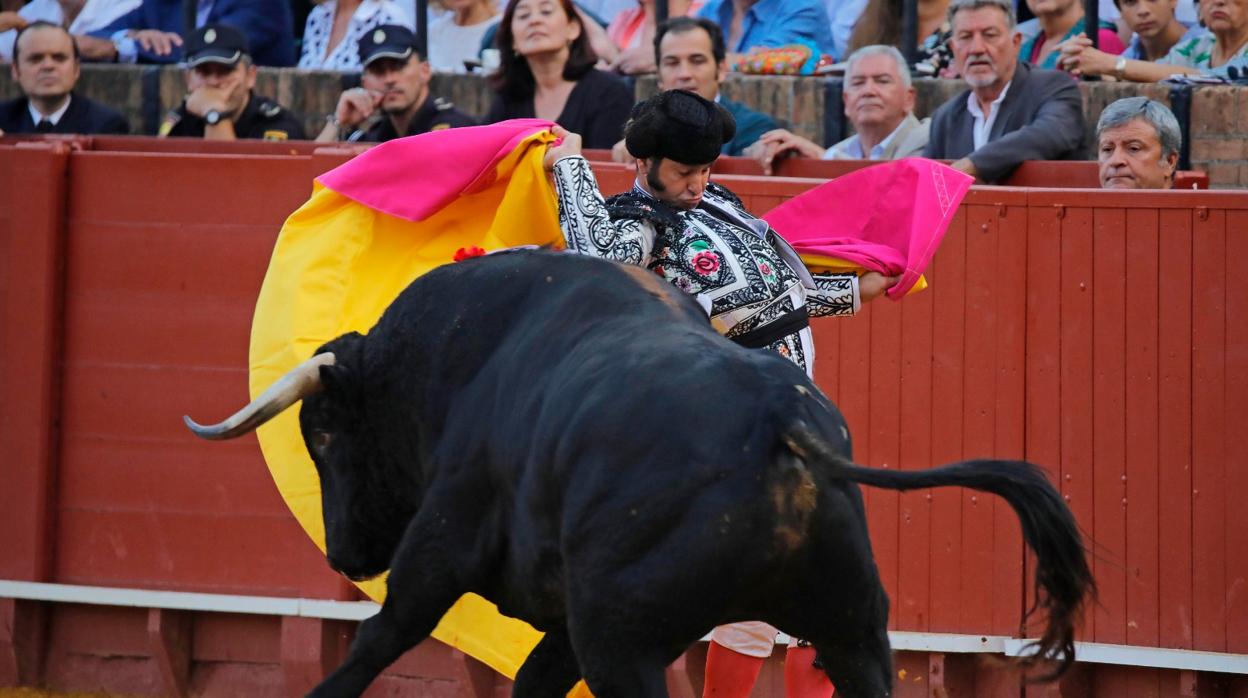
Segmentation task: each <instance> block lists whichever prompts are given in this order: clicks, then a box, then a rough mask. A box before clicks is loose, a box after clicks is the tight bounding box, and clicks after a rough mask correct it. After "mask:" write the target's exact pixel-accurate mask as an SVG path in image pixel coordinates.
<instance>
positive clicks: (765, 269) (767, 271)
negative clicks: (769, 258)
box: [758, 262, 776, 283]
mask: <svg viewBox="0 0 1248 698" xmlns="http://www.w3.org/2000/svg"><path fill="white" fill-rule="evenodd" d="M758 270H759V271H760V272H762V273H763V276H764V277H766V279H767V280H768V281H770V282H772V283H774V282H775V280H776V271H775V270H774V269H772V268H771V265H770V264H768V263H767V262H760V263H759V265H758Z"/></svg>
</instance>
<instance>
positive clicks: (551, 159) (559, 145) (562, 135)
mask: <svg viewBox="0 0 1248 698" xmlns="http://www.w3.org/2000/svg"><path fill="white" fill-rule="evenodd" d="M550 132H551V133H553V134H555V137H556V138H558V139H559V140H558V141H555V142H554V143H551V144H550V145H548V146H546V158H545V159H544V160H543V161H542V165H543V166H545V167H546V169H547V170H553V169H555V163H556V162H558V161H559V159H560V158H566V157H571V156H573V155H580V154H581V136H580V134H578V133H572V132H571V131H569V130H568V129H566V128H564V127H562V126H560V125H559V124H555V125H554V126H552V127H551V129H550Z"/></svg>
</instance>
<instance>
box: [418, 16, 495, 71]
mask: <svg viewBox="0 0 1248 698" xmlns="http://www.w3.org/2000/svg"><path fill="white" fill-rule="evenodd" d="M446 6H447V7H448V8H449V9H450V10H451V11H450V12H448V13H447V14H445V15H443V16H441V17H439V18H437V19H436V20H434V21H433V22H432V23H430V25H429V63H430V65H432V66H433V69H434V70H438V71H442V72H448V73H464V72H467V70H468V66H467V65H466V63H465V62H466V61H476V60H477V57H478V56H479V55H480V53H481V52H480V47H481V39H482V38H483V37H484V36H485V33H486V32H487V31H489V30H490V29H491V28H492V27H494V26H497V25H498V6H497V5H496V4H495V2H494V0H446Z"/></svg>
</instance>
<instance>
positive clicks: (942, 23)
mask: <svg viewBox="0 0 1248 698" xmlns="http://www.w3.org/2000/svg"><path fill="white" fill-rule="evenodd" d="M948 9H949V0H918V11H919V16H918V20H919V28H918V34H917V38H916V41H918V44H916V46H915V48H916V49H919V55H918V56H917V59H918V60H919V61H923V60H926V59H928V58H929V55H928V54H929V53H931V52H932V51H933V50H934V49H935V47H937V46H942V45H944V43H945V42H947V40H948V36H949V18H948ZM904 15H905V4H904V3H903V2H902V0H869V1H868V2H867V5H866V7H864V8H863V10H862V14H861V16H860V17H859V18H858V21H857V23H856V24H855V25H854V30H853V33H852V34H851V35H850V39H849V51H850V53H852V52H854V51H857V50H858V49H860V48H862V47H864V46H876V45H884V46H896V47H898V48H903V47H902V45H901V22H902V17H903V16H904Z"/></svg>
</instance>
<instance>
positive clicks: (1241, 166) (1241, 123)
mask: <svg viewBox="0 0 1248 698" xmlns="http://www.w3.org/2000/svg"><path fill="white" fill-rule="evenodd" d="M351 81H352V78H351V77H345V78H344V76H342V75H340V74H338V73H326V72H304V71H296V70H293V69H289V68H264V69H261V70H260V77H259V79H258V81H257V83H256V91H257V92H258V93H260V94H264V95H268V96H271V97H274V98H275V99H277V100H278V101H279V102H281V103H282V104H284V105H286V106H288V107H290V108H292V109H294V110H295V111H296V112H298V113H300V114H303V115H304V117H305V123H306V125H307V128H308V131H309V133H312V134H315V133H317V132H319V131H320V129H321V126H322V125H323V124H324V117H325V115H326V114H328V113H329V112H330V111H331V110H332V109H333V108H334V104H335V103H336V102H337V98H338V93H339V92H340V91H341V90H342V88H343V86H344V85H349V84H352V82H351ZM915 84H916V87H917V88H918V100H917V103H916V111H917V112H918V114H919V116H926V115H928V114H930V113H931V112H932V111H934V110H935V109H936V107H938V106H940V105H941V104H942V103H944V102H945V101H946V100H947V99H949V98H951V97H953V96H955V95H957V94H959V93H960V92H962V90H963V89H965V88H964V85H963V84H962V83H961V82H958V81H953V80H919V81H917V82H916V83H915ZM839 87H840V83H839V81H838V80H836V79H830V80H828V79H821V78H789V77H767V78H764V77H757V76H737V75H734V76H731V77H730V78H729V79H728V80H727V81H726V82H725V84H724V88H723V92H724V96H725V97H727V98H728V99H732V100H736V101H740V102H744V103H745V104H747V105H749V106H751V107H752V108H754V109H758V110H760V111H764V112H767V113H769V114H772V115H773V116H775V117H776V118H777V119H778V120H780V121H781V122H783V123H785V124H786V125H788V126H789V127H790V128H792V129H793V130H794V131H795V132H797V133H800V134H802V135H804V136H806V137H808V138H811V139H813V140H815V141H816V142H823V143H827V142H829V140H830V139H831V138H832V136H834V135H835V131H836V130H837V129H839V128H841V127H842V126H841V121H842V119H841V118H840V115H837V114H828V113H827V111H828V108H829V104H831V105H836V104H839V100H837V99H836V97H837V95H836V94H832V95H829V94H828V90H829V89H831V90H839ZM80 88H81V90H82V91H83V93H84V94H86V95H87V96H88V97H91V98H93V99H98V100H100V101H103V102H105V103H108V104H112V105H113V106H116V107H118V108H120V109H122V111H123V112H124V113H125V114H126V115H127V117H129V119H130V123H131V127H132V128H134V129H135V130H136V131H137V132H141V133H154V132H155V130H156V128H157V126H158V124H159V122H160V119H161V117H162V116H163V114H164V113H165V112H166V111H167V110H168V109H170V108H171V107H173V106H175V105H176V104H177V103H178V102H179V101H180V100H181V98H182V96H183V94H184V93H185V87H184V85H183V81H182V76H181V73H180V71H179V70H178V69H177V68H159V67H154V66H144V67H140V66H114V65H84V66H83V78H82V82H81V85H80ZM1080 88H1081V89H1082V91H1083V95H1084V109H1085V113H1086V116H1087V120H1088V128H1089V129H1092V128H1094V127H1095V124H1096V119H1097V117H1098V116H1100V113H1101V110H1102V109H1103V108H1104V107H1105V105H1107V104H1109V103H1110V102H1112V101H1114V100H1115V99H1119V98H1121V97H1128V96H1132V95H1145V96H1148V97H1151V98H1153V99H1156V100H1158V101H1160V102H1162V103H1163V104H1167V105H1169V104H1170V88H1169V86H1166V85H1155V84H1137V83H1113V82H1083V83H1080ZM655 89H656V88H655V83H654V79H653V78H642V79H640V80H638V81H637V84H636V90H637V94H638V95H639V96H646V95H649V94H652V93H653V92H654V90H655ZM433 90H434V92H435V93H436V94H439V95H442V96H445V97H447V98H449V99H451V100H452V101H454V102H455V103H456V105H457V106H459V107H460V108H461V109H463V110H464V111H466V112H468V113H470V114H474V115H478V116H480V115H482V114H484V113H485V112H486V110H487V109H488V108H489V103H490V92H489V88H488V86H487V85H486V84H485V80H484V79H483V78H482V77H481V76H475V75H437V76H435V78H434V81H433ZM16 95H17V86H16V85H15V84H13V81H12V79H11V77H10V74H9V71H8V70H3V69H0V98H3V99H7V98H10V97H13V96H16ZM829 97H832V99H831V100H829ZM1191 118H1192V128H1191V143H1190V149H1191V151H1190V152H1191V162H1192V166H1193V167H1194V168H1195V169H1200V170H1205V171H1207V172H1208V173H1209V179H1210V182H1211V184H1212V185H1213V186H1214V187H1222V188H1227V187H1248V87H1230V86H1202V87H1197V88H1193V89H1192V99H1191Z"/></svg>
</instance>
